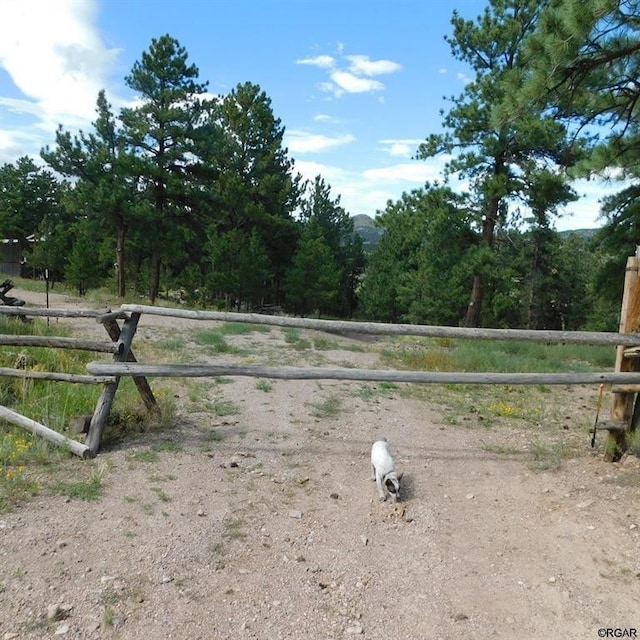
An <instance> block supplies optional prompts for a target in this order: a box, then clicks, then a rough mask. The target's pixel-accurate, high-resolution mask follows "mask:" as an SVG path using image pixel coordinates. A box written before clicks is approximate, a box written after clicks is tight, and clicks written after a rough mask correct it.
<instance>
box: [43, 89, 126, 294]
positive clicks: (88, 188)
mask: <svg viewBox="0 0 640 640" xmlns="http://www.w3.org/2000/svg"><path fill="white" fill-rule="evenodd" d="M96 111H97V114H98V117H97V119H96V121H95V123H94V131H93V132H91V133H88V134H85V133H84V132H82V131H80V132H79V134H78V135H76V136H73V137H72V136H71V134H70V133H69V132H67V131H64V129H63V128H62V127H59V128H58V131H57V132H56V146H55V148H53V149H51V148H49V147H48V146H47V147H45V148H44V149H43V150H42V152H41V155H42V157H43V159H44V160H46V162H48V164H49V165H50V166H51V167H53V168H54V169H55V170H56V171H57V172H59V173H60V174H62V175H63V176H65V177H67V178H69V179H72V180H74V181H75V183H74V187H73V198H72V199H70V200H69V201H68V203H69V204H70V205H71V206H72V207H73V208H74V209H75V210H76V211H78V212H82V215H84V216H90V217H91V218H93V219H95V222H96V224H94V225H92V229H94V231H95V233H96V237H95V238H94V244H96V243H98V244H99V243H100V240H101V234H107V235H108V236H110V237H111V238H112V239H113V244H114V247H115V252H114V253H115V271H116V289H117V295H118V296H120V297H123V296H124V295H125V292H126V282H125V273H126V260H125V255H126V249H125V247H126V238H127V232H128V230H129V228H130V227H131V226H132V224H135V211H136V200H137V196H138V192H137V181H136V180H135V178H134V176H133V175H132V158H131V156H129V155H128V154H127V153H126V151H125V146H124V139H123V137H122V135H121V132H120V130H119V127H118V123H117V120H116V118H115V116H114V115H113V113H112V111H111V105H110V104H109V102H108V101H107V98H106V94H105V92H104V91H100V93H99V94H98V100H97V106H96ZM49 231H50V233H52V232H54V231H55V232H63V229H61V228H59V227H57V225H51V226H50V229H49ZM90 281H91V282H93V281H94V279H93V278H92V279H90Z"/></svg>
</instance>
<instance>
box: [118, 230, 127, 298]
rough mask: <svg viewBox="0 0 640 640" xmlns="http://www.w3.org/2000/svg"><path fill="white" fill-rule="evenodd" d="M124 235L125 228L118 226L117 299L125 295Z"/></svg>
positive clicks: (125, 233) (125, 232)
mask: <svg viewBox="0 0 640 640" xmlns="http://www.w3.org/2000/svg"><path fill="white" fill-rule="evenodd" d="M126 235H127V228H126V226H125V225H124V224H119V225H118V229H117V233H116V287H117V296H118V298H124V296H125V293H126V288H125V277H124V263H125V260H124V241H125V236H126Z"/></svg>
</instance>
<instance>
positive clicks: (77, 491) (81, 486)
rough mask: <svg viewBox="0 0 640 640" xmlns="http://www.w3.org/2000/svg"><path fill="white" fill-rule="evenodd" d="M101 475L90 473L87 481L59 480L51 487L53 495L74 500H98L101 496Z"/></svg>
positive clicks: (99, 473)
mask: <svg viewBox="0 0 640 640" xmlns="http://www.w3.org/2000/svg"><path fill="white" fill-rule="evenodd" d="M102 488H103V474H102V473H101V472H95V473H92V474H91V476H90V477H89V478H88V479H87V480H60V481H58V482H56V483H55V484H54V485H53V486H52V487H51V492H52V493H54V494H58V495H62V496H66V497H67V498H71V499H74V500H87V501H92V500H98V499H99V498H100V496H101V495H102Z"/></svg>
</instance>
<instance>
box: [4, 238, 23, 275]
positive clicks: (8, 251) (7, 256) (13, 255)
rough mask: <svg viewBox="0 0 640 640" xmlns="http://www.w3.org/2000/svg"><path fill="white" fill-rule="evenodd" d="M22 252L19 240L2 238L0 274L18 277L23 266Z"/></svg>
mask: <svg viewBox="0 0 640 640" xmlns="http://www.w3.org/2000/svg"><path fill="white" fill-rule="evenodd" d="M22 262H23V260H22V252H21V251H20V245H19V244H18V241H17V240H12V239H10V238H4V239H0V274H2V275H6V276H10V277H13V278H17V277H19V276H20V270H21V267H22Z"/></svg>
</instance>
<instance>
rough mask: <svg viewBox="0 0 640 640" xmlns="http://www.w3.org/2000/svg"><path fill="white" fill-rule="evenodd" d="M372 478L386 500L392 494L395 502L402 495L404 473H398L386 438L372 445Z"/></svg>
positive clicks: (382, 499) (382, 498)
mask: <svg viewBox="0 0 640 640" xmlns="http://www.w3.org/2000/svg"><path fill="white" fill-rule="evenodd" d="M371 479H372V480H375V481H376V485H377V487H378V496H379V497H380V500H381V501H382V502H384V501H385V500H386V499H387V497H388V496H391V497H392V499H393V501H394V502H397V500H398V498H399V497H400V480H401V479H402V473H396V468H395V465H394V464H393V458H392V457H391V453H390V452H389V445H388V444H387V440H386V438H385V439H383V440H378V441H377V442H374V443H373V446H372V447H371Z"/></svg>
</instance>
